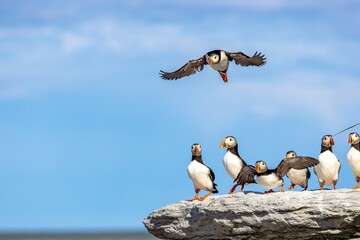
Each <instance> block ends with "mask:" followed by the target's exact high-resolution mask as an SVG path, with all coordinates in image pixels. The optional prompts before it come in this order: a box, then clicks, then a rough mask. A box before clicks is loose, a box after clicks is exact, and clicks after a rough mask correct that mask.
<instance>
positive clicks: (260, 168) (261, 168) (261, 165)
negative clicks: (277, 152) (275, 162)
mask: <svg viewBox="0 0 360 240" xmlns="http://www.w3.org/2000/svg"><path fill="white" fill-rule="evenodd" d="M267 169H268V168H267V165H266V162H264V161H257V162H256V164H255V170H256V172H257V173H263V172H266V170H267Z"/></svg>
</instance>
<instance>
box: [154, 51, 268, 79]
mask: <svg viewBox="0 0 360 240" xmlns="http://www.w3.org/2000/svg"><path fill="white" fill-rule="evenodd" d="M233 60H234V61H235V63H236V64H237V65H239V64H240V65H241V66H244V67H247V66H258V67H259V66H262V65H264V64H265V63H266V61H265V60H266V58H265V57H264V55H262V54H261V53H258V52H255V54H254V55H253V56H252V57H249V56H247V55H246V54H244V53H242V52H236V53H231V52H227V51H224V50H213V51H211V52H208V53H206V54H205V55H204V56H202V57H201V58H198V59H194V60H190V61H189V62H188V63H186V64H185V65H184V66H182V67H181V68H179V69H178V70H176V71H175V72H164V71H162V70H160V75H161V77H162V78H163V79H165V80H177V79H179V78H182V77H186V76H189V75H192V74H194V73H196V72H200V71H201V70H203V68H204V65H206V64H209V65H210V67H212V68H213V69H214V70H216V71H218V72H219V74H220V76H221V78H222V79H223V81H224V82H227V81H228V78H227V70H228V68H229V62H230V61H233Z"/></svg>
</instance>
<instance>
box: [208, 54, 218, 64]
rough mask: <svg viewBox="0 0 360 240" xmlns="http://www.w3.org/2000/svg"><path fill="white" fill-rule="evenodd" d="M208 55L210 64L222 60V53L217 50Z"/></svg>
mask: <svg viewBox="0 0 360 240" xmlns="http://www.w3.org/2000/svg"><path fill="white" fill-rule="evenodd" d="M207 56H208V59H207V60H208V61H207V62H208V63H209V64H210V66H212V65H214V64H217V63H219V62H220V54H218V53H216V52H212V53H209V54H208V55H207Z"/></svg>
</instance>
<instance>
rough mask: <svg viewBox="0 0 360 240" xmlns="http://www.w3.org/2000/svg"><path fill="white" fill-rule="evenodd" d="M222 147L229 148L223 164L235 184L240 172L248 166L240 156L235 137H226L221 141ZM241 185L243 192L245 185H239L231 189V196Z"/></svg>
mask: <svg viewBox="0 0 360 240" xmlns="http://www.w3.org/2000/svg"><path fill="white" fill-rule="evenodd" d="M220 147H221V148H227V150H226V153H225V155H224V157H223V160H222V161H223V164H224V167H225V169H226V171H227V173H228V174H229V175H230V177H231V178H232V179H233V180H234V182H235V181H236V179H237V177H238V175H239V173H240V171H241V170H242V169H243V168H244V167H246V166H248V165H247V164H246V162H245V161H244V160H243V159H242V158H241V157H240V155H239V152H238V143H237V141H236V139H235V137H233V136H227V137H225V138H224V139H223V140H222V141H221V143H220ZM239 185H242V188H241V190H240V191H242V190H243V189H244V185H245V183H244V184H239V183H237V184H235V185H234V186H233V187H232V188H231V190H230V192H229V194H231V193H233V192H234V191H235V189H236V187H237V186H239Z"/></svg>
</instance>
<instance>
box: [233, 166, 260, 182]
mask: <svg viewBox="0 0 360 240" xmlns="http://www.w3.org/2000/svg"><path fill="white" fill-rule="evenodd" d="M255 176H256V170H255V167H254V166H251V165H247V166H244V167H243V168H242V169H241V171H240V172H239V174H238V175H237V177H236V178H235V180H234V182H237V183H238V184H240V185H245V184H246V183H256V182H255Z"/></svg>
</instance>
